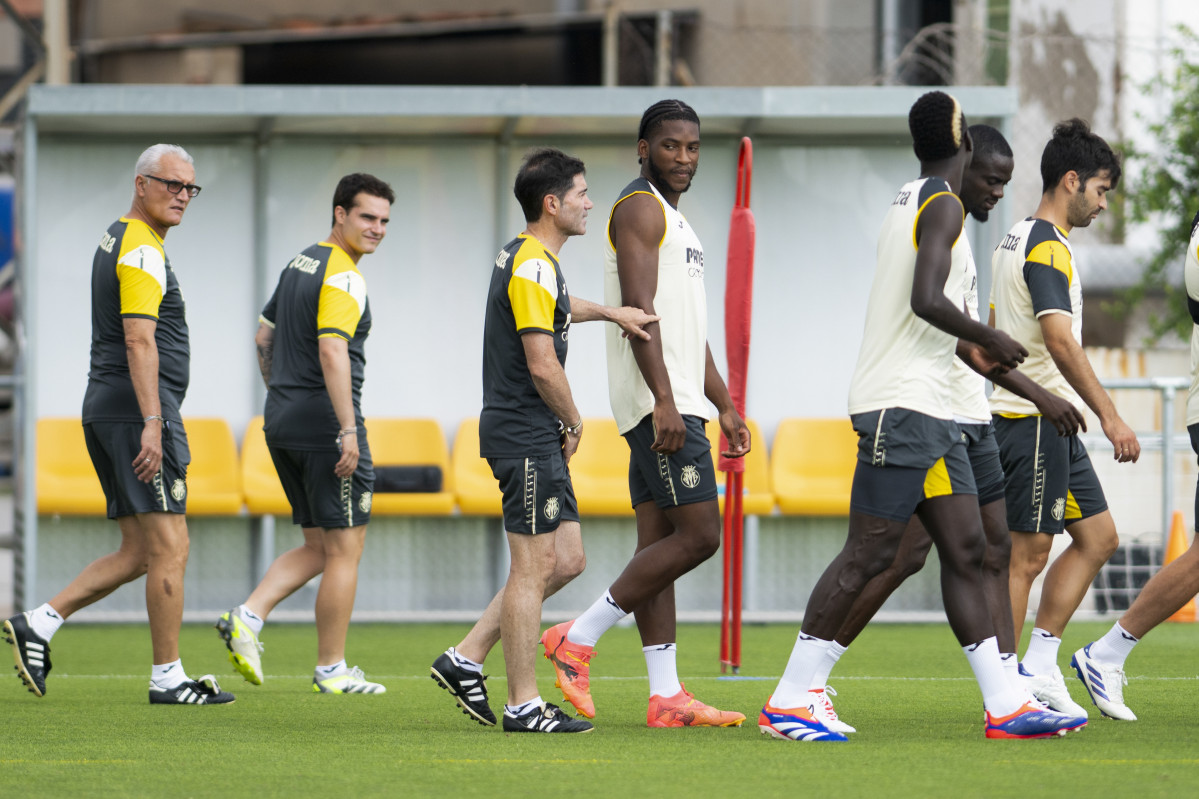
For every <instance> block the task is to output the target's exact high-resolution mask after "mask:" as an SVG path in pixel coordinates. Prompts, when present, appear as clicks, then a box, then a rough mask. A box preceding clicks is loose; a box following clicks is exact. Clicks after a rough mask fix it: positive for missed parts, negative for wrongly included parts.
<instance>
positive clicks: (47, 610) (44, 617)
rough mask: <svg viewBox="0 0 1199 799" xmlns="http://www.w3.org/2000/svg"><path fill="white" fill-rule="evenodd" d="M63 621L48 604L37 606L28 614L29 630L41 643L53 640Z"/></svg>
mask: <svg viewBox="0 0 1199 799" xmlns="http://www.w3.org/2000/svg"><path fill="white" fill-rule="evenodd" d="M64 621H66V619H64V618H63V617H62V616H60V615H58V611H57V610H55V609H54V608H52V607H50V603H49V602H47V603H45V604H44V605H39V606H38V607H36V608H34V610H33V612H31V613H30V614H29V627H30V629H32V630H33V634H34V635H36V636H37V637H38V638H41V639H42V640H43V641H49V640H50V639H51V638H53V637H54V634H55V633H56V632H58V628H59V627H61V626H62V623H63V622H64Z"/></svg>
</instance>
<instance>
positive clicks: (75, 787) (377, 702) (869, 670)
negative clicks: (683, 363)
mask: <svg viewBox="0 0 1199 799" xmlns="http://www.w3.org/2000/svg"><path fill="white" fill-rule="evenodd" d="M1109 624H1110V622H1109V623H1075V624H1073V625H1071V627H1070V628H1069V629H1068V630H1067V633H1066V640H1065V642H1064V643H1063V646H1062V657H1061V658H1060V665H1061V666H1062V667H1063V670H1064V671H1065V672H1066V675H1067V682H1068V684H1069V685H1070V689H1071V692H1072V693H1073V694H1074V697H1075V699H1076V700H1078V701H1080V702H1084V700H1085V692H1084V691H1083V689H1082V687H1081V684H1080V683H1078V682H1077V680H1076V679H1074V677H1073V671H1072V670H1070V669H1069V668H1068V663H1069V659H1070V653H1071V652H1073V650H1074V649H1076V648H1077V647H1079V646H1081V645H1082V644H1085V643H1086V642H1087V641H1089V640H1091V639H1092V638H1094V637H1097V636H1098V635H1101V634H1102V633H1103V632H1104V631H1105V630H1106V628H1107V627H1108V626H1109ZM465 630H466V627H465V626H463V625H442V624H406V625H386V624H370V625H367V624H361V625H354V627H353V628H352V629H351V632H350V646H349V652H350V657H349V662H350V663H351V665H353V664H358V665H361V666H362V667H363V668H364V669H365V670H366V673H367V676H368V677H369V678H372V679H376V680H379V681H380V682H383V683H384V684H385V685H387V688H388V693H386V694H385V695H382V696H329V695H320V694H313V693H311V692H310V682H311V669H312V666H313V658H314V657H315V652H316V641H315V631H314V629H313V628H312V626H311V625H286V624H274V625H268V626H267V628H266V630H265V631H264V633H263V642H264V643H265V645H266V652H265V654H264V665H265V669H266V672H267V680H266V683H265V684H264V685H263V686H261V687H255V686H252V685H249V684H248V683H245V682H244V681H242V679H241V678H240V677H239V676H238V675H236V674H235V673H234V672H233V671H232V668H231V667H230V666H229V664H228V662H227V661H226V659H225V650H224V647H223V645H222V643H221V641H220V639H219V638H218V636H217V633H216V632H215V631H214V630H213V629H212V628H210V627H204V626H197V625H189V626H186V627H185V628H184V630H183V637H182V652H183V662H184V665H185V666H186V667H187V669H188V672H189V673H190V674H192V675H193V676H199V675H201V674H204V673H206V672H209V671H211V672H213V673H215V674H216V675H217V677H218V678H219V679H220V680H221V683H222V687H223V688H225V689H227V690H232V691H233V692H234V693H236V694H237V702H236V703H235V704H233V705H229V706H221V707H152V706H150V705H149V704H148V702H147V697H146V684H147V680H148V676H149V663H150V643H149V634H148V632H147V630H146V628H145V627H144V626H98V625H95V626H93V625H84V624H79V625H67V626H66V627H65V628H63V630H62V631H61V632H60V633H59V634H58V635H57V636H56V637H55V639H54V648H53V662H54V670H53V671H52V672H51V675H50V679H49V681H48V686H47V695H46V697H45V698H43V699H37V698H35V697H34V696H33V695H32V694H29V693H27V692H26V691H25V689H24V686H22V685H21V684H20V681H19V680H18V679H17V678H16V677H15V675H13V676H10V677H8V678H7V680H6V681H5V682H3V683H0V708H2V712H3V726H2V728H0V729H2V730H3V735H2V736H0V766H3V774H4V778H3V782H2V783H0V795H3V796H10V797H16V796H29V797H37V799H43V797H56V796H71V797H92V796H161V797H191V796H194V797H208V796H212V797H241V796H250V797H255V799H263V798H265V797H274V796H280V797H302V796H314V797H364V796H439V797H447V799H454V798H455V797H465V796H494V797H506V796H546V797H572V799H581V798H583V797H587V798H590V797H613V796H616V797H628V798H629V799H631V798H632V797H641V796H651V797H674V796H682V797H709V796H710V797H739V796H752V797H764V796H788V797H809V796H810V797H820V799H824V798H825V797H842V796H845V797H891V796H901V797H907V796H911V797H941V796H944V797H955V798H956V797H1020V798H1021V799H1027V798H1028V797H1042V796H1045V797H1063V796H1070V797H1106V796H1119V797H1127V796H1136V797H1138V799H1141V798H1142V797H1156V796H1163V797H1165V796H1168V797H1182V796H1195V795H1197V794H1199V682H1197V681H1196V679H1197V678H1196V674H1197V673H1199V657H1197V654H1199V630H1196V629H1195V627H1194V626H1192V625H1175V624H1167V625H1163V626H1162V627H1161V628H1159V629H1158V630H1155V631H1154V632H1153V633H1151V634H1150V636H1148V637H1147V638H1146V640H1145V642H1144V643H1143V644H1141V646H1139V647H1138V648H1137V650H1136V651H1135V652H1134V653H1133V655H1132V658H1131V659H1130V661H1129V664H1128V666H1129V669H1128V671H1129V677H1130V684H1129V685H1128V686H1127V688H1126V689H1125V691H1126V693H1125V696H1126V698H1127V700H1128V703H1129V705H1130V706H1131V707H1132V708H1133V709H1134V710H1135V711H1136V713H1137V714H1138V715H1139V716H1140V721H1137V722H1135V723H1122V722H1115V721H1110V720H1106V719H1102V718H1100V717H1099V716H1098V713H1097V712H1095V713H1093V714H1092V717H1091V723H1090V724H1089V725H1088V726H1087V727H1086V728H1085V729H1083V730H1082V731H1081V732H1078V733H1075V734H1071V735H1070V736H1068V737H1067V738H1065V739H1054V740H1038V741H988V740H986V739H984V738H983V724H982V702H981V699H980V697H979V694H978V690H977V688H976V687H975V684H974V681H973V679H972V677H971V675H970V671H969V667H968V666H967V663H966V659H965V657H964V656H963V655H962V654H961V653H960V650H959V649H958V648H957V645H956V643H955V641H954V640H953V637H952V635H951V634H950V632H949V629H948V627H947V626H945V625H944V624H930V625H914V624H913V625H883V624H879V625H872V626H871V627H870V628H868V629H867V631H866V632H865V633H864V634H863V636H862V637H861V639H859V641H858V642H857V643H855V645H854V646H853V647H852V648H851V649H850V651H849V653H848V654H846V655H845V657H844V658H842V660H841V663H840V664H839V665H838V668H837V670H836V671H835V672H834V674H833V680H832V684H833V686H834V687H835V688H837V689H838V691H839V692H840V693H839V696H838V697H837V699H836V703H837V708H838V710H839V712H840V714H841V716H842V718H844V719H845V720H846V721H848V722H850V723H851V724H854V725H855V726H857V727H858V729H859V730H860V732H858V733H857V734H856V735H853V736H851V739H850V742H849V743H847V744H804V743H791V742H784V741H775V740H770V739H767V738H765V737H764V736H762V735H761V734H760V733H759V732H758V729H757V724H756V721H757V713H758V710H759V708H760V707H761V705H762V703H763V701H764V700H765V699H766V697H767V695H768V694H769V692H770V691H771V690H772V688H773V687H774V684H775V681H776V680H777V677H778V675H779V674H780V673H781V671H782V668H783V666H784V664H785V662H786V659H787V656H788V654H789V653H790V651H791V646H792V644H793V642H794V639H795V633H796V631H797V627H796V626H795V625H788V624H772V625H751V626H747V627H746V628H745V632H744V648H743V656H742V663H743V666H742V669H741V674H740V675H738V678H737V679H721V677H720V671H719V666H718V663H717V642H718V630H717V628H716V627H715V626H712V625H685V626H682V627H680V630H679V671H680V673H681V675H682V676H683V679H684V681H685V683H686V684H687V687H688V688H689V689H690V690H691V691H692V692H693V693H695V694H696V695H697V696H698V697H699V698H701V699H703V700H704V701H706V702H708V703H710V704H714V705H718V706H720V707H723V708H727V709H736V710H740V711H741V712H743V713H745V714H746V716H747V719H746V724H745V726H744V727H741V728H739V729H738V728H731V729H674V730H650V729H647V728H646V727H645V709H646V698H647V694H648V690H647V685H648V684H647V681H646V679H645V664H644V660H643V658H642V655H641V650H640V643H639V641H638V639H637V635H636V631H635V630H634V629H631V628H625V627H619V628H616V629H614V630H612V631H611V632H609V633H608V634H607V635H606V636H605V637H604V639H603V640H602V641H601V642H600V646H599V647H598V649H599V654H598V655H597V657H596V659H595V660H594V661H593V669H592V671H593V677H592V680H593V682H592V693H593V694H594V696H595V702H596V707H597V717H596V719H595V724H596V729H595V731H594V732H592V733H590V734H587V735H570V736H568V735H561V736H555V735H528V734H525V735H512V734H505V733H503V732H502V731H500V730H499V729H498V728H484V727H481V726H479V725H477V724H474V723H472V722H471V721H470V720H468V719H467V717H466V716H464V715H462V714H461V712H459V710H458V709H457V706H456V705H455V704H454V703H453V700H452V699H451V698H450V697H449V695H448V694H447V693H446V692H444V691H442V690H441V689H439V688H438V687H437V686H436V685H435V684H434V683H433V681H432V680H430V679H429V664H430V663H431V662H432V661H433V659H434V658H435V657H436V656H437V655H438V654H439V653H440V652H441V651H443V650H444V649H445V648H446V647H447V646H449V645H451V644H454V643H457V641H458V640H459V639H460V637H461V636H462V634H463V633H464V632H465ZM538 664H539V665H538V670H539V672H538V673H539V682H540V685H541V690H542V696H543V697H544V698H545V699H547V700H549V701H554V702H558V703H561V695H560V693H559V692H558V690H557V689H556V688H554V685H553V675H552V672H551V670H550V667H549V664H548V663H547V662H546V661H545V660H544V659H541V658H539V659H538ZM487 672H488V673H489V674H490V675H492V676H491V680H490V682H489V687H490V690H491V694H492V708H493V710H495V711H496V713H497V715H498V714H499V713H500V712H501V711H502V705H503V700H504V691H505V681H504V679H503V673H504V671H503V659H502V652H501V651H500V650H499V648H498V647H497V650H496V651H495V652H493V653H492V656H491V658H490V659H489V662H488V664H487ZM1085 703H1086V704H1087V705H1088V706H1089V701H1086V702H1085Z"/></svg>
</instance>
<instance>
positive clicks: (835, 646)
mask: <svg viewBox="0 0 1199 799" xmlns="http://www.w3.org/2000/svg"><path fill="white" fill-rule="evenodd" d="M848 649H849V647H847V646H841V645H840V644H839V643H837V642H836V641H829V642H828V649H826V650H824V659H823V660H821V661H820V665H819V666H818V667H817V668H816V673H815V674H814V675H812V685H811V686H809V688H810V690H812V691H823V690H824V689H825V688H826V687H827V686H828V676H829V674H831V673H832V671H833V666H836V665H837V661H838V660H840V659H841V656H842V655H844V654H845V652H846V650H848Z"/></svg>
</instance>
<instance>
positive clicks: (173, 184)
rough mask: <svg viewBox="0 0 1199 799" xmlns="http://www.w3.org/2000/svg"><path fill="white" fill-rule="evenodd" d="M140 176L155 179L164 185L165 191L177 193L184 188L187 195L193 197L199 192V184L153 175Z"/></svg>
mask: <svg viewBox="0 0 1199 799" xmlns="http://www.w3.org/2000/svg"><path fill="white" fill-rule="evenodd" d="M142 177H143V178H149V179H150V180H157V181H158V182H159V183H161V184H162V185H164V186H166V187H167V191H169V192H170V193H171V194H178V193H179V192H181V191H183V190H184V189H187V196H188V197H195V196H196V195H197V194H199V193H200V187H199V186H196V185H194V184H192V183H184V182H183V181H182V180H166V179H165V178H160V177H155V176H154V175H142Z"/></svg>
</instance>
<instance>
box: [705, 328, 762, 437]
mask: <svg viewBox="0 0 1199 799" xmlns="http://www.w3.org/2000/svg"><path fill="white" fill-rule="evenodd" d="M704 349H705V350H706V352H705V357H706V359H707V362H706V363H705V365H704V396H706V397H707V398H708V401H709V402H711V403H712V404H713V405H715V406H716V412H717V414H719V416H718V417H717V419H718V421H719V422H720V430H721V432H723V433H724V437H725V438H726V439H728V442H729V448H728V449H727V450H726V451H724V452H722V453H720V454H721V455H724V456H725V457H726V458H740V457H742V456H744V455H745V454H746V453H748V452H749V448H750V443H751V442H750V440H749V438H750V437H749V428H748V427H747V426H746V424H745V420H744V419H742V418H741V414H739V413H737V408H736V406H734V405H733V398H732V397H731V396H729V388H728V386H727V385H725V382H724V378H723V377H721V376H720V370H719V369H717V368H716V361H715V360H714V359H713V358H712V348H711V347H709V346H705V348H704Z"/></svg>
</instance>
